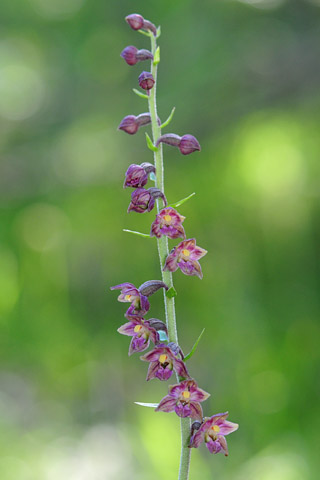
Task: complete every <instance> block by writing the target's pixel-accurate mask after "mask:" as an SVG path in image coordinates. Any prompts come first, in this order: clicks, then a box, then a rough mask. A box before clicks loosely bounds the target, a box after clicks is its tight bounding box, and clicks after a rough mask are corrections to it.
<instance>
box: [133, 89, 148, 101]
mask: <svg viewBox="0 0 320 480" xmlns="http://www.w3.org/2000/svg"><path fill="white" fill-rule="evenodd" d="M132 90H133V91H134V93H135V94H136V95H138V97H141V98H145V99H146V100H148V98H149V97H148V95H145V94H144V93H142V92H139V90H137V89H136V88H133V89H132Z"/></svg>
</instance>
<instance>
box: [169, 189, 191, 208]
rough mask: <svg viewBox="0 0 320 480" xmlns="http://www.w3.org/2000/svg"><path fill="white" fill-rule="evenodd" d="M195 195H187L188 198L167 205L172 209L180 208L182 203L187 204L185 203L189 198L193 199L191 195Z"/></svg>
mask: <svg viewBox="0 0 320 480" xmlns="http://www.w3.org/2000/svg"><path fill="white" fill-rule="evenodd" d="M195 194H196V192H193V193H191V195H189V196H188V197H186V198H183V199H182V200H179V202H176V203H170V205H168V207H173V208H177V207H180V205H182V204H183V203H185V202H187V201H188V200H189V198H191V197H193V195H195Z"/></svg>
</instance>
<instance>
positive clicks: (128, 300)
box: [124, 295, 132, 302]
mask: <svg viewBox="0 0 320 480" xmlns="http://www.w3.org/2000/svg"><path fill="white" fill-rule="evenodd" d="M131 297H132V295H126V296H125V297H124V299H125V300H127V302H130V300H131Z"/></svg>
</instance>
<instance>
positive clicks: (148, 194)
mask: <svg viewBox="0 0 320 480" xmlns="http://www.w3.org/2000/svg"><path fill="white" fill-rule="evenodd" d="M156 198H162V200H163V202H164V203H165V204H166V203H167V200H166V197H165V196H164V194H163V193H162V192H161V191H160V190H159V189H158V188H154V187H151V188H149V189H148V190H146V189H145V188H137V189H136V190H135V191H134V192H132V194H131V202H130V205H129V207H128V213H130V212H132V211H134V212H137V213H145V212H150V211H151V210H152V209H153V208H154V205H155V199H156Z"/></svg>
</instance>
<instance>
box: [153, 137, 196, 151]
mask: <svg viewBox="0 0 320 480" xmlns="http://www.w3.org/2000/svg"><path fill="white" fill-rule="evenodd" d="M160 143H166V144H167V145H171V146H173V147H178V148H179V150H180V152H181V153H182V154H183V155H189V153H192V152H195V151H196V150H199V151H200V150H201V147H200V144H199V142H198V140H197V139H196V138H195V137H194V136H193V135H188V134H187V135H183V137H179V135H176V134H175V133H166V134H165V135H162V136H161V137H159V138H158V140H157V142H156V147H158V146H159V144H160Z"/></svg>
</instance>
